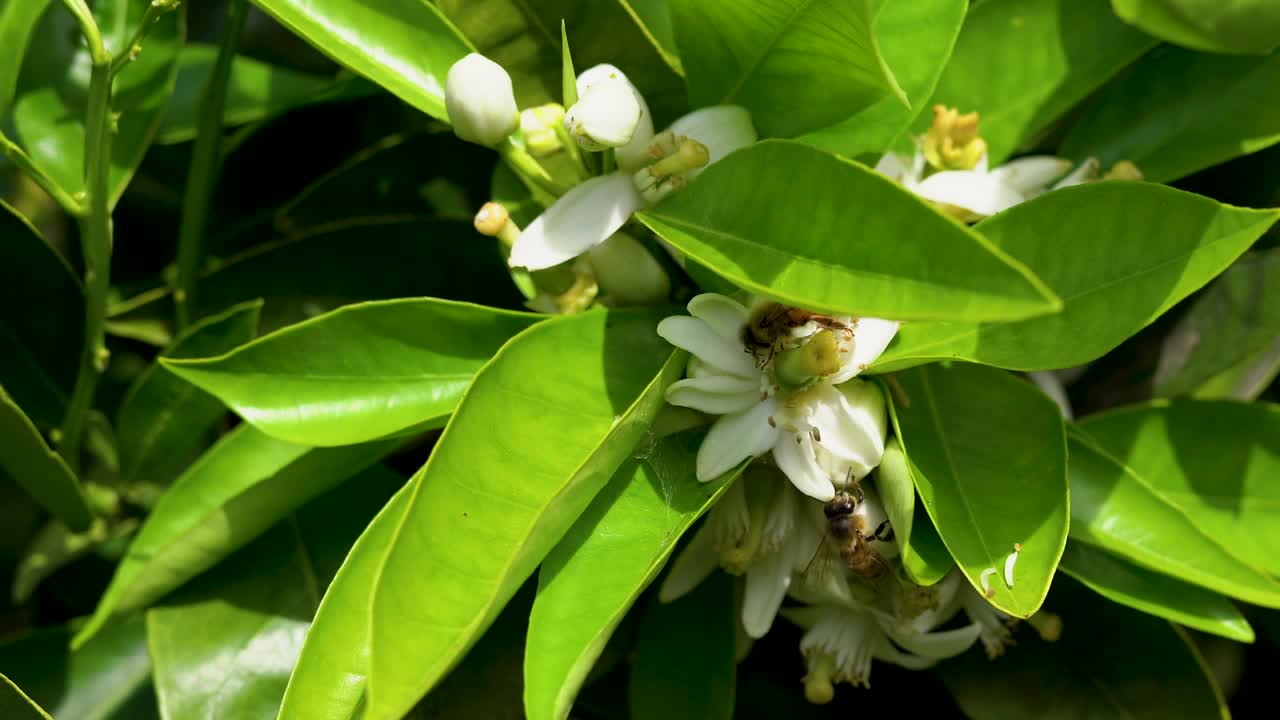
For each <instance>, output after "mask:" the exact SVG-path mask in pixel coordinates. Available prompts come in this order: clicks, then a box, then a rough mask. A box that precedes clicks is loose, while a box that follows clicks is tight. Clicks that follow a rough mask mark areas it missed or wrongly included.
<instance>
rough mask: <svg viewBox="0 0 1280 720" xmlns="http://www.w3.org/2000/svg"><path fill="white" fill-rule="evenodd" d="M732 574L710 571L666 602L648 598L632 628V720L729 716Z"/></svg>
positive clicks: (733, 617) (697, 719) (734, 620)
mask: <svg viewBox="0 0 1280 720" xmlns="http://www.w3.org/2000/svg"><path fill="white" fill-rule="evenodd" d="M733 593H734V589H733V578H732V577H730V576H729V575H727V574H725V573H712V575H711V577H709V578H707V579H706V580H704V581H703V582H701V583H699V584H698V587H696V588H694V589H693V591H692V592H690V593H689V594H688V595H685V596H683V597H681V598H680V599H679V600H676V601H675V602H672V603H671V604H669V605H668V604H665V603H661V602H659V601H658V598H657V597H653V598H651V599H650V601H649V607H648V608H646V610H645V613H644V615H643V617H641V619H640V627H639V629H638V630H637V633H636V649H635V662H634V664H633V666H632V668H631V683H630V687H629V688H628V690H627V700H628V705H629V706H630V708H631V718H632V720H729V718H732V717H733V716H734V714H733V701H734V685H735V680H736V677H735V675H736V672H737V667H736V663H735V662H734V642H735V641H734V637H735V634H736V630H737V629H736V623H737V617H738V615H737V613H736V612H735V610H734V608H735V606H734V600H733Z"/></svg>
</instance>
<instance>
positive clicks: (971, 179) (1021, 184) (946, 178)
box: [876, 150, 1075, 220]
mask: <svg viewBox="0 0 1280 720" xmlns="http://www.w3.org/2000/svg"><path fill="white" fill-rule="evenodd" d="M925 167H926V163H925V156H924V152H923V151H921V150H917V151H916V153H915V156H914V157H913V158H912V159H911V164H910V165H908V164H907V162H906V160H905V159H904V158H902V157H901V156H900V155H898V154H897V153H892V152H890V153H885V155H884V156H883V157H881V158H880V162H879V163H877V164H876V170H877V171H878V172H879V173H880V174H882V175H884V176H886V177H888V178H890V179H892V180H895V181H897V182H898V183H901V184H902V186H903V187H905V188H906V189H908V190H910V191H911V192H913V193H915V194H916V195H919V196H920V197H922V198H924V199H926V200H929V201H931V202H935V203H938V204H940V205H944V206H951V207H956V208H960V209H961V210H963V211H966V212H967V213H969V214H971V215H970V216H969V217H966V219H971V220H976V219H980V218H984V217H987V216H990V215H995V214H996V213H999V212H1003V211H1005V210H1008V209H1009V208H1011V207H1013V206H1014V205H1017V204H1019V203H1022V202H1025V201H1026V200H1029V199H1031V198H1032V197H1035V196H1036V195H1039V194H1041V193H1043V192H1045V191H1046V190H1047V189H1056V188H1057V187H1058V185H1053V186H1052V187H1050V183H1052V182H1053V181H1054V180H1056V179H1058V178H1059V177H1062V175H1063V173H1065V172H1067V170H1069V169H1070V168H1071V161H1069V160H1063V159H1062V158H1057V157H1052V156H1049V155H1032V156H1029V157H1024V158H1018V159H1017V160H1013V161H1011V162H1008V163H1005V164H1004V165H1001V166H1000V167H998V168H995V169H994V170H988V169H987V155H986V153H985V152H984V153H983V154H982V157H981V158H980V159H979V160H978V163H977V165H976V166H975V167H974V168H973V169H972V170H943V171H941V172H936V173H933V174H932V175H929V176H927V177H925V176H924V172H925ZM1074 179H1075V177H1074V175H1073V176H1070V177H1068V178H1066V179H1064V181H1063V182H1064V183H1065V184H1074V183H1073V182H1068V181H1070V180H1074Z"/></svg>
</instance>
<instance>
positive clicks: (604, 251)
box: [587, 232, 671, 306]
mask: <svg viewBox="0 0 1280 720" xmlns="http://www.w3.org/2000/svg"><path fill="white" fill-rule="evenodd" d="M587 257H588V258H589V259H590V260H591V267H592V268H593V269H594V270H595V274H596V282H598V283H599V284H600V288H601V289H602V290H603V291H604V292H605V293H607V294H608V295H609V297H610V298H611V299H612V300H613V301H614V303H615V304H617V305H620V306H625V305H651V304H654V303H660V302H665V301H666V299H667V295H668V294H670V292H671V280H670V278H668V277H667V271H666V270H663V269H662V265H661V264H660V263H658V261H657V260H655V259H654V257H653V255H651V254H650V253H649V251H648V250H646V249H645V247H644V245H641V244H640V241H639V240H636V239H635V238H633V237H631V236H630V235H628V234H626V233H624V232H616V233H614V234H613V235H611V236H609V239H607V240H605V241H604V242H602V243H600V244H599V245H596V246H595V247H593V248H591V249H589V250H587Z"/></svg>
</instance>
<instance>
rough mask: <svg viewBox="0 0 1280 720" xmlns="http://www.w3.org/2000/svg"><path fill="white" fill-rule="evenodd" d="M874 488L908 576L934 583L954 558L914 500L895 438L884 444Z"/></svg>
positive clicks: (911, 473) (908, 469) (912, 486)
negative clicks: (878, 495)
mask: <svg viewBox="0 0 1280 720" xmlns="http://www.w3.org/2000/svg"><path fill="white" fill-rule="evenodd" d="M894 412H895V413H896V412H897V410H896V409H895V410H894ZM876 490H878V491H879V492H880V501H881V503H883V504H884V510H885V514H887V515H888V516H889V524H890V527H892V528H893V536H894V538H895V539H896V540H897V541H898V548H899V550H900V551H901V555H900V557H901V558H902V569H903V570H905V571H906V573H907V577H908V578H910V580H911V581H912V582H914V583H915V584H917V585H935V584H937V583H938V582H939V581H940V580H942V578H943V577H945V576H946V574H947V573H948V572H950V571H951V568H953V567H955V561H954V560H952V559H951V555H950V554H949V553H948V552H947V546H946V545H945V544H943V542H942V538H941V537H939V536H938V530H937V528H935V527H934V526H933V520H931V519H930V518H929V514H928V512H927V511H925V509H924V505H923V504H922V503H917V502H916V480H915V472H914V471H913V470H912V468H911V463H910V461H909V460H908V459H907V455H906V453H905V452H903V450H902V444H901V443H900V442H898V438H897V437H891V438H889V442H888V444H887V445H885V449H884V458H883V459H882V460H881V461H880V466H879V467H878V468H877V469H876Z"/></svg>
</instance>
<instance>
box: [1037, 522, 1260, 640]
mask: <svg viewBox="0 0 1280 720" xmlns="http://www.w3.org/2000/svg"><path fill="white" fill-rule="evenodd" d="M1061 567H1062V570H1063V571H1064V572H1066V573H1067V574H1068V575H1070V576H1071V577H1073V578H1075V579H1076V580H1079V581H1080V582H1082V583H1084V584H1085V585H1086V586H1087V587H1088V588H1089V589H1090V590H1093V591H1094V592H1096V593H1098V594H1099V595H1101V596H1103V597H1105V598H1107V599H1108V600H1111V601H1112V602H1117V603H1120V604H1121V605H1126V606H1128V607H1131V608H1133V609H1134V610H1139V611H1141V612H1145V613H1148V614H1151V615H1155V616H1157V617H1162V618H1164V619H1166V620H1170V621H1172V622H1176V623H1181V624H1183V625H1186V626H1187V627H1190V628H1195V629H1196V630H1200V631H1202V632H1207V633H1212V634H1214V635H1221V636H1222V637H1225V638H1229V639H1231V640H1238V641H1240V642H1253V638H1254V636H1253V628H1251V627H1249V621H1248V620H1245V618H1244V615H1242V614H1240V611H1239V610H1238V609H1237V608H1236V606H1235V605H1233V604H1232V603H1231V601H1230V600H1228V599H1226V598H1224V597H1223V596H1221V595H1219V594H1217V593H1214V592H1210V591H1208V590H1204V589H1201V588H1198V587H1196V586H1195V585H1188V584H1186V583H1182V582H1178V581H1177V580H1174V579H1172V578H1170V577H1168V576H1165V575H1161V574H1159V573H1155V572H1152V571H1150V570H1147V569H1145V568H1141V567H1138V566H1137V565H1132V564H1130V563H1127V562H1125V561H1123V560H1121V559H1119V558H1116V557H1114V556H1111V555H1108V554H1107V553H1105V552H1103V551H1101V550H1098V549H1095V548H1093V547H1090V546H1089V545H1086V544H1084V543H1078V542H1069V543H1067V549H1066V552H1064V553H1062V565H1061Z"/></svg>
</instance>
